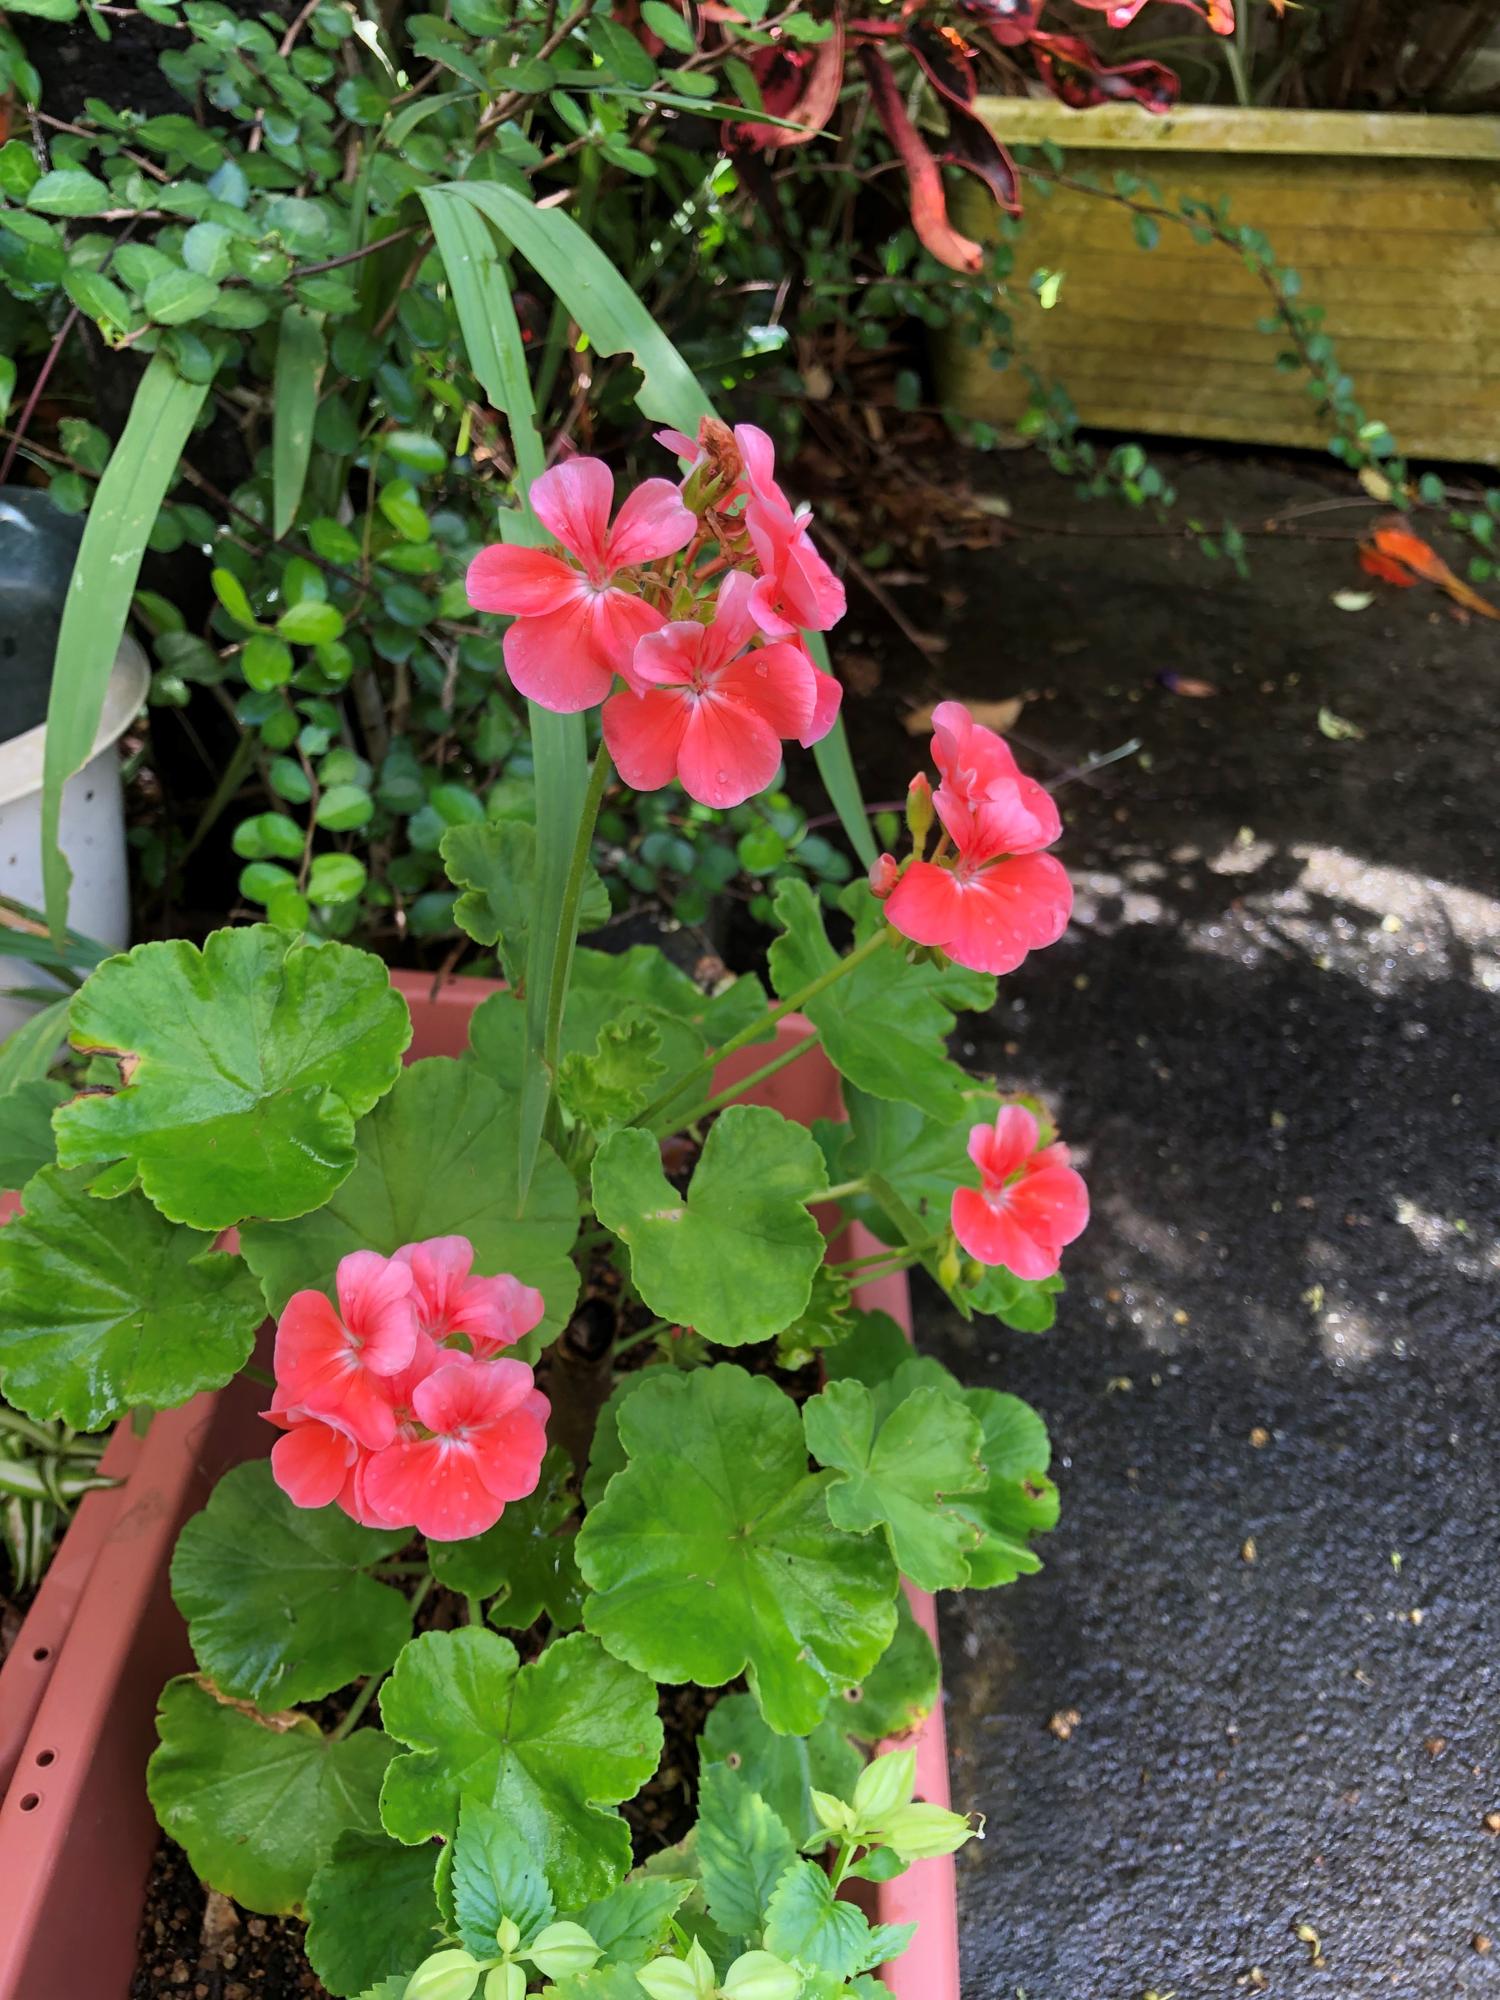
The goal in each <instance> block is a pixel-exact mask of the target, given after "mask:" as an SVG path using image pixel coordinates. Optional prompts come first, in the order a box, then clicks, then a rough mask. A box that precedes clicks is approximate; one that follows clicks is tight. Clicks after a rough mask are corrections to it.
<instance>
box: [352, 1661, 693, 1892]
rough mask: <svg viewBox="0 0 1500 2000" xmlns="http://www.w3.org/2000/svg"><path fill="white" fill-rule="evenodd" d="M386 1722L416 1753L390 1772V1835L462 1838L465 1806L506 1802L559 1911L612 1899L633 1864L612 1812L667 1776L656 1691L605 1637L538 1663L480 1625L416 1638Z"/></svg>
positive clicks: (383, 1806)
mask: <svg viewBox="0 0 1500 2000" xmlns="http://www.w3.org/2000/svg"><path fill="white" fill-rule="evenodd" d="M380 1714H381V1720H382V1721H383V1723H384V1724H385V1727H386V1728H387V1729H388V1730H389V1731H390V1733H391V1735H392V1736H395V1737H397V1738H399V1739H400V1741H401V1742H402V1743H405V1744H408V1745H409V1746H410V1754H409V1755H406V1756H399V1757H397V1758H396V1759H395V1760H394V1761H393V1762H392V1764H391V1767H390V1770H389V1771H388V1772H387V1774H386V1780H385V1785H384V1787H383V1790H382V1793H381V1800H380V1812H381V1817H382V1819H383V1820H384V1822H385V1827H386V1831H387V1832H388V1833H391V1834H394V1835H395V1837H396V1839H397V1840H404V1841H408V1842H416V1841H422V1840H428V1839H430V1838H431V1837H432V1836H433V1835H435V1834H436V1835H440V1836H441V1837H442V1838H443V1839H445V1840H451V1839H452V1838H453V1835H454V1832H455V1830H456V1828H457V1825H458V1808H459V1802H460V1801H461V1800H463V1801H465V1802H467V1801H468V1800H470V1799H474V1800H477V1801H479V1802H480V1803H481V1804H483V1805H489V1806H493V1807H494V1808H495V1810H496V1811H497V1812H499V1813H500V1814H502V1815H503V1817H504V1818H505V1819H506V1820H507V1821H508V1822H509V1823H510V1824H511V1825H512V1826H513V1827H514V1828H515V1829H516V1830H518V1831H519V1832H520V1833H521V1834H522V1836H523V1837H524V1839H525V1840H526V1842H527V1843H528V1845H529V1846H530V1848H531V1851H532V1853H533V1854H534V1855H535V1857H536V1860H537V1864H538V1866H540V1867H541V1868H542V1869H543V1870H544V1872H545V1874H546V1877H547V1880H548V1882H549V1884H550V1885H551V1888H552V1892H553V1894H554V1895H555V1896H556V1898H557V1901H558V1904H559V1906H560V1907H561V1908H563V1909H573V1908H576V1906H577V1905H578V1904H579V1903H583V1902H587V1901H588V1900H589V1898H590V1897H593V1896H604V1895H607V1894H608V1893H609V1891H610V1890H611V1889H612V1888H613V1887H614V1886H615V1884H616V1883H617V1882H618V1881H619V1880H620V1878H621V1877H622V1876H623V1875H624V1873H625V1871H626V1869H627V1868H628V1867H629V1866H630V1829H629V1827H628V1826H627V1825H626V1823H625V1821H624V1820H623V1819H621V1817H620V1815H619V1814H618V1813H617V1812H615V1811H614V1810H613V1808H614V1807H615V1806H617V1805H618V1804H619V1803H620V1801H621V1800H622V1799H629V1798H633V1797H634V1796H635V1794H636V1793H637V1792H638V1791H639V1790H640V1788H641V1786H642V1785H643V1784H645V1782H646V1780H647V1779H648V1778H649V1777H650V1776H651V1774H652V1772H653V1771H654V1770H655V1769H656V1766H657V1762H658V1760H659V1759H660V1757H661V1747H662V1730H661V1722H660V1720H659V1719H658V1717H657V1713H656V1690H655V1688H654V1687H653V1686H652V1685H651V1683H650V1681H648V1680H647V1679H646V1678H645V1676H644V1675H643V1674H638V1673H636V1672H634V1671H633V1670H632V1669H631V1668H630V1667H628V1666H624V1665H622V1664H621V1662H620V1661H619V1660H613V1659H611V1658H610V1657H609V1655H608V1654H607V1653H606V1652H605V1651H604V1649H603V1648H602V1647H601V1646H600V1644H599V1642H598V1641H597V1640H596V1639H591V1638H590V1637H589V1636H588V1635H587V1634H586V1633H583V1632H575V1633H572V1634H570V1635H569V1636H568V1637H567V1638H565V1639H555V1640H554V1641H553V1643H552V1644H551V1645H550V1646H549V1647H548V1648H547V1650H546V1652H545V1653H543V1654H542V1656H541V1658H540V1659H539V1660H538V1661H536V1662H535V1664H534V1665H532V1666H526V1667H523V1666H521V1664H520V1661H519V1656H518V1655H517V1653H516V1649H515V1647H514V1646H512V1645H511V1643H510V1641H509V1640H508V1639H502V1638H501V1637H500V1636H499V1634H498V1633H495V1632H486V1631H483V1630H481V1629H480V1628H479V1627H478V1626H474V1625H471V1626H468V1627H467V1628H465V1629H464V1630H463V1631H459V1632H424V1633H423V1634H422V1635H421V1636H420V1637H419V1638H416V1639H413V1640H412V1642H411V1643H410V1645H409V1646H407V1648H406V1650H405V1651H404V1652H403V1653H402V1655H401V1657H400V1659H399V1660H398V1661H397V1662H396V1670H395V1672H394V1673H393V1674H392V1675H391V1677H390V1679H389V1680H388V1681H387V1682H386V1685H385V1688H384V1690H383V1691H382V1694H381V1698H380Z"/></svg>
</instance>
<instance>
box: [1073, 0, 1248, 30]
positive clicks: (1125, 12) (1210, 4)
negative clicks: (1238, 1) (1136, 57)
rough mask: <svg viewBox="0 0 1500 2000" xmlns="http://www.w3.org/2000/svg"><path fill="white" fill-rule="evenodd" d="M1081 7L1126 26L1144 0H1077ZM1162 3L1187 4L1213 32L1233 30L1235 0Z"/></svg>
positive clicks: (1167, 1)
mask: <svg viewBox="0 0 1500 2000" xmlns="http://www.w3.org/2000/svg"><path fill="white" fill-rule="evenodd" d="M1078 4H1079V6H1080V7H1089V8H1092V10H1093V11H1094V13H1096V14H1102V15H1103V16H1104V18H1105V20H1106V22H1107V23H1108V24H1109V26H1110V27H1111V28H1128V27H1129V26H1130V24H1131V22H1132V21H1133V20H1134V19H1135V17H1136V15H1137V14H1139V13H1140V11H1141V9H1142V8H1143V7H1145V6H1146V4H1147V0H1078ZM1162 4H1163V6H1167V7H1186V8H1187V9H1188V11H1189V12H1190V13H1193V14H1196V15H1197V16H1198V18H1199V20H1200V21H1207V23H1208V25H1209V26H1210V27H1211V28H1212V29H1213V31H1214V33H1215V34H1216V35H1232V34H1233V33H1234V0H1162Z"/></svg>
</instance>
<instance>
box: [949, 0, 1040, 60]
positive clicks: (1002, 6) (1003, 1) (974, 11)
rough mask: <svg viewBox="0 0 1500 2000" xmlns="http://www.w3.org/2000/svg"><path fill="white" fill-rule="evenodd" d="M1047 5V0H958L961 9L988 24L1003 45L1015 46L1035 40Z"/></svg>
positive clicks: (974, 19) (972, 19)
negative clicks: (1034, 36) (1038, 25)
mask: <svg viewBox="0 0 1500 2000" xmlns="http://www.w3.org/2000/svg"><path fill="white" fill-rule="evenodd" d="M1045 5H1046V0H958V11H959V13H960V14H962V15H963V16H964V17H965V18H966V19H967V20H970V21H973V22H975V23H976V24H977V25H978V26H979V27H982V28H988V30H989V32H990V34H991V35H992V37H993V38H994V39H995V41H997V42H998V43H999V44H1000V46H1001V48H1002V49H1015V48H1019V47H1020V46H1021V44H1022V43H1023V42H1029V41H1030V40H1031V37H1032V35H1033V34H1034V33H1035V32H1036V28H1037V23H1038V22H1039V21H1040V20H1041V18H1042V8H1043V7H1044V6H1045Z"/></svg>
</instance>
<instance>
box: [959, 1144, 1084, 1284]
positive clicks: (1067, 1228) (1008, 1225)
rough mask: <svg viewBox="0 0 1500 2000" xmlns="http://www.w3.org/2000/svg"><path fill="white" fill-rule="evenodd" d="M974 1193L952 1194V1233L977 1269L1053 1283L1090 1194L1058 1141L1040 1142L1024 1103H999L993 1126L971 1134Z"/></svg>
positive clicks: (1079, 1226) (961, 1190)
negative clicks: (993, 1269) (983, 1267)
mask: <svg viewBox="0 0 1500 2000" xmlns="http://www.w3.org/2000/svg"><path fill="white" fill-rule="evenodd" d="M969 1158H970V1159H971V1160H972V1161H973V1162H974V1164H975V1166H976V1167H978V1169H979V1176H980V1184H979V1186H978V1187H977V1188H972V1187H961V1188H955V1189H954V1191H953V1204H952V1209H951V1212H950V1213H951V1220H952V1223H953V1233H954V1235H955V1236H956V1237H957V1238H958V1240H959V1242H960V1243H961V1244H962V1245H963V1247H964V1249H965V1250H967V1251H968V1253H969V1255H970V1256H971V1257H974V1258H977V1259H978V1261H979V1262H980V1263H981V1264H990V1265H1001V1266H1003V1267H1004V1269H1005V1270H1007V1271H1013V1272H1014V1273H1015V1275H1016V1276H1017V1277H1018V1278H1050V1277H1052V1276H1054V1275H1055V1273H1056V1271H1057V1268H1058V1266H1059V1264H1061V1262H1062V1253H1063V1249H1064V1247H1065V1246H1066V1245H1067V1244H1069V1243H1071V1242H1072V1241H1073V1239H1074V1238H1075V1237H1077V1236H1081V1235H1082V1234H1083V1232H1084V1229H1085V1228H1086V1227H1087V1225H1088V1219H1089V1191H1088V1189H1087V1188H1086V1187H1085V1186H1084V1183H1083V1178H1082V1176H1081V1175H1080V1174H1078V1173H1076V1172H1075V1171H1074V1169H1073V1168H1072V1167H1071V1166H1070V1165H1069V1164H1068V1149H1067V1147H1066V1146H1064V1145H1063V1144H1062V1143H1061V1142H1060V1141H1059V1140H1053V1141H1052V1143H1051V1144H1050V1145H1046V1146H1044V1145H1042V1143H1041V1134H1040V1130H1039V1128H1038V1125H1037V1121H1036V1118H1035V1117H1034V1116H1033V1114H1032V1113H1031V1112H1030V1111H1028V1110H1027V1109H1026V1107H1025V1106H1024V1105H1023V1104H1006V1105H1002V1106H1001V1108H1000V1111H999V1112H998V1114H997V1115H996V1118H995V1122H994V1124H993V1125H976V1126H975V1127H974V1128H973V1130H972V1131H971V1132H970V1133H969Z"/></svg>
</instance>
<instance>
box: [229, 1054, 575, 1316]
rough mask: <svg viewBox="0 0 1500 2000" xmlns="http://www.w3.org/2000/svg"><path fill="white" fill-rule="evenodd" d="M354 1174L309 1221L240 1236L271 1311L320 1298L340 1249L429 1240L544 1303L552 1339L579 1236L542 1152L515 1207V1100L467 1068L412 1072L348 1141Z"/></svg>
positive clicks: (566, 1310) (442, 1064) (565, 1302)
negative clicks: (456, 1247)
mask: <svg viewBox="0 0 1500 2000" xmlns="http://www.w3.org/2000/svg"><path fill="white" fill-rule="evenodd" d="M356 1144H357V1159H356V1163H355V1167H354V1171H353V1172H352V1173H351V1174H350V1175H349V1177H348V1179H347V1180H345V1181H344V1183H343V1185H342V1186H341V1187H340V1188H339V1189H338V1190H337V1191H336V1192H335V1193H334V1194H333V1196H332V1198H331V1200H329V1201H328V1203H327V1204H326V1206H324V1207H323V1208H320V1209H319V1210H318V1211H317V1212H316V1214H313V1215H307V1216H302V1217H300V1218H299V1219H298V1220H296V1221H294V1222H289V1223H281V1224H276V1225H274V1226H272V1225H264V1224H251V1225H250V1226H249V1227H248V1228H246V1229H245V1230H243V1231H242V1232H241V1238H240V1241H241V1246H242V1248H243V1250H244V1253H245V1257H246V1260H247V1261H248V1263H249V1264H250V1266H251V1268H252V1269H253V1270H254V1271H255V1273H256V1275H257V1276H258V1277H259V1278H260V1279H261V1281H262V1282H263V1284H264V1285H265V1288H266V1297H267V1299H268V1300H269V1301H270V1304H271V1309H272V1311H273V1312H280V1310H281V1308H282V1307H283V1306H284V1305H285V1304H286V1301H287V1300H288V1299H289V1298H290V1297H291V1295H292V1293H293V1292H296V1291H301V1290H304V1289H308V1288H312V1289H318V1290H331V1289H332V1286H333V1280H334V1273H335V1271H336V1270H337V1268H338V1262H339V1259H340V1258H341V1257H344V1256H347V1255H348V1254H349V1252H350V1251H351V1250H378V1251H380V1252H381V1253H382V1254H383V1255H385V1256H387V1257H388V1256H390V1255H391V1254H392V1253H393V1252H394V1251H396V1250H399V1249H400V1247H401V1245H402V1244H403V1243H420V1242H422V1241H424V1239H426V1238H427V1237H429V1236H451V1235H460V1236H467V1237H468V1239H469V1241H470V1242H471V1243H472V1244H473V1246H474V1269H475V1271H476V1272H478V1273H480V1274H481V1275H483V1276H485V1277H493V1276H495V1275H496V1274H497V1273H499V1272H501V1271H509V1272H510V1273H511V1274H512V1275H513V1276H514V1277H517V1278H520V1279H521V1280H522V1282H523V1283H524V1284H528V1285H535V1286H536V1287H537V1289H538V1290H539V1291H540V1292H541V1294H542V1296H543V1298H544V1299H545V1300H546V1304H547V1310H546V1316H545V1318H544V1319H543V1321H542V1337H543V1339H551V1338H553V1337H555V1336H556V1335H557V1334H559V1333H561V1331H562V1329H563V1327H564V1326H565V1325H566V1324H567V1321H568V1316H569V1314H570V1313H571V1312H572V1310H573V1301H574V1299H575V1298H576V1297H577V1294H578V1272H577V1269H576V1267H575V1265H574V1264H573V1261H572V1259H571V1258H570V1256H569V1255H568V1252H569V1250H570V1249H571V1247H572V1244H573V1239H574V1238H575V1237H576V1235H577V1234H578V1191H577V1189H576V1187H575V1185H574V1182H573V1177H572V1175H571V1174H570V1173H569V1172H568V1171H567V1169H566V1168H565V1167H564V1166H563V1164H562V1162H561V1161H560V1160H559V1159H558V1157H557V1155H556V1154H555V1153H554V1152H553V1151H552V1150H551V1149H550V1147H547V1146H543V1147H542V1148H541V1150H540V1153H539V1154H538V1157H537V1161H536V1165H535V1167H534V1168H533V1169H532V1175H531V1184H530V1186H529V1187H528V1188H527V1190H526V1195H525V1199H524V1200H523V1199H522V1198H521V1196H520V1194H519V1192H518V1188H519V1173H518V1169H519V1160H520V1150H521V1149H520V1136H519V1128H518V1124H517V1107H516V1100H515V1099H514V1098H513V1097H511V1096H510V1095H509V1094H508V1093H507V1092H505V1091H504V1090H502V1089H501V1088H500V1086H499V1084H497V1083H496V1082H495V1081H494V1079H493V1078H492V1077H488V1076H486V1075H485V1074H484V1073H483V1072H482V1071H481V1070H479V1069H476V1068H475V1066H474V1065H473V1064H472V1063H467V1062H454V1061H452V1060H450V1059H449V1058H447V1057H444V1056H432V1057H429V1058H428V1059H427V1060H426V1061H425V1062H418V1063H413V1064H412V1066H411V1067H410V1069H408V1070H406V1071H405V1072H404V1073H403V1074H402V1076H401V1079H400V1081H399V1082H398V1083H397V1085H396V1087H395V1089H394V1090H393V1091H392V1092H391V1093H390V1095H389V1096H388V1097H387V1098H386V1100H385V1102H384V1103H383V1104H381V1105H379V1106H378V1107H377V1109H376V1110H375V1111H374V1112H372V1114H371V1115H370V1116H369V1117H368V1118H367V1119H365V1121H364V1122H363V1124H362V1125H361V1126H360V1128H359V1131H358V1133H357V1134H356Z"/></svg>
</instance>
